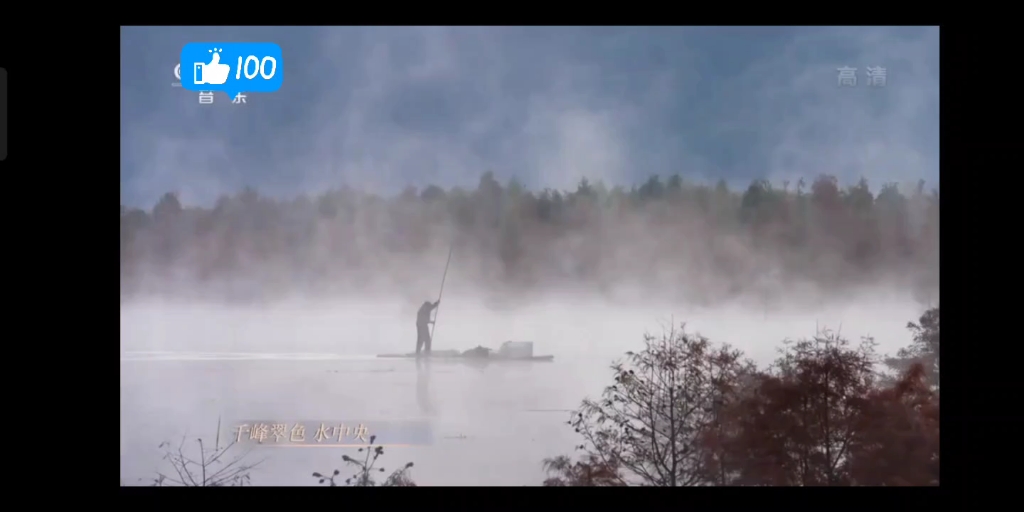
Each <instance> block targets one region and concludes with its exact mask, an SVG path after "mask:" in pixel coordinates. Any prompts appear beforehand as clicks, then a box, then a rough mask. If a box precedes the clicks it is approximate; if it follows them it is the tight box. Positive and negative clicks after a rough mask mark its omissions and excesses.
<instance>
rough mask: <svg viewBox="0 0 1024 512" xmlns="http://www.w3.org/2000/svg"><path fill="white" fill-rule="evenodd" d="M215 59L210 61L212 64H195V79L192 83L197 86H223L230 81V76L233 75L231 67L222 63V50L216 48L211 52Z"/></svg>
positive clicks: (193, 78)
mask: <svg viewBox="0 0 1024 512" xmlns="http://www.w3.org/2000/svg"><path fill="white" fill-rule="evenodd" d="M210 53H212V54H213V57H212V58H211V59H210V63H209V64H206V63H204V62H196V63H194V64H193V71H194V73H193V77H192V83H194V84H196V85H200V84H212V85H223V84H224V82H227V81H228V74H229V73H231V66H229V65H227V64H221V63H220V50H218V49H217V48H214V49H213V50H210Z"/></svg>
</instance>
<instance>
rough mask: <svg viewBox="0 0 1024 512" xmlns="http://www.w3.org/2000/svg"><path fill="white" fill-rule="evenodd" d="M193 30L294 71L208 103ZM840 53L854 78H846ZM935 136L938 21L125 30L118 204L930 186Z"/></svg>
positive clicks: (936, 170) (206, 38) (935, 175)
mask: <svg viewBox="0 0 1024 512" xmlns="http://www.w3.org/2000/svg"><path fill="white" fill-rule="evenodd" d="M202 41H210V42H216V41H269V42H274V43H277V44H279V45H280V46H281V48H282V50H283V53H284V65H285V66H286V74H285V76H284V85H283V86H282V87H281V89H280V90H279V91H278V92H276V93H271V94H251V95H249V97H248V99H247V103H246V104H245V105H233V104H231V103H230V101H229V98H228V97H227V95H225V94H223V93H217V98H216V102H215V104H213V105H200V104H199V103H198V97H197V93H195V92H190V91H186V90H184V89H182V88H174V87H171V83H172V82H174V81H175V78H174V73H173V70H174V66H175V64H177V60H178V54H179V52H180V51H181V48H182V46H183V45H184V44H185V43H188V42H202ZM844 66H848V67H853V68H857V75H858V84H857V86H856V87H840V86H839V83H838V72H837V68H840V67H844ZM869 66H871V67H875V66H880V67H882V68H885V70H886V75H887V77H886V84H885V85H884V86H883V87H870V86H869V85H868V84H867V81H868V79H867V76H866V74H865V71H866V68H867V67H869ZM938 143H939V29H938V28H937V27H911V28H858V27H840V28H810V27H793V28H786V27H762V28H758V27H736V28H715V27H698V28H672V27H654V28H631V27H608V28H600V27H580V28H557V27H524V28H516V27H500V28H493V27H491V28H474V27H452V28H444V27H391V28H386V27H353V28H343V27H331V28H315V27H227V28H217V27H178V28H175V27H145V28H140V27H132V28H122V29H121V200H122V202H123V203H126V204H131V205H137V206H144V207H149V206H152V204H153V203H154V202H155V200H156V199H157V198H158V197H159V196H160V195H161V194H163V193H164V192H168V191H176V192H178V193H179V194H180V196H181V197H182V199H183V200H184V201H185V202H187V203H192V204H210V203H212V202H213V201H214V200H215V199H216V197H217V196H218V195H219V194H222V193H232V192H236V191H238V190H240V189H241V188H242V187H243V186H245V185H252V186H255V187H256V188H257V189H258V190H260V191H261V192H264V193H267V194H271V195H275V196H290V195H294V194H298V193H300V192H314V193H315V192H320V191H323V190H326V189H329V188H331V187H338V186H341V185H346V184H347V185H350V186H354V187H358V188H362V189H364V190H370V191H377V192H382V193H390V192H397V191H398V190H400V189H401V188H402V187H404V186H405V185H415V186H419V187H422V186H424V185H426V184H429V183H435V184H438V185H442V186H445V187H451V186H455V185H459V186H464V187H472V186H475V184H476V182H477V181H478V179H479V176H480V174H481V173H482V172H483V171H485V170H493V171H494V172H495V174H496V175H497V176H498V177H499V178H501V179H503V180H505V179H508V178H510V177H513V176H514V177H516V178H518V179H519V180H520V181H521V182H523V183H525V184H526V185H528V186H530V187H558V188H574V187H575V184H576V183H577V182H578V180H579V178H580V177H582V176H588V177H590V178H592V179H603V180H605V181H606V182H608V183H610V184H623V185H629V184H632V183H636V182H640V181H643V180H644V179H646V178H647V177H648V176H649V175H651V174H655V173H657V174H662V175H670V174H674V173H679V174H682V175H684V176H691V177H695V178H702V179H708V180H717V179H718V178H725V179H727V180H729V181H730V182H735V183H744V184H745V183H746V182H748V181H749V180H750V179H751V178H764V179H770V180H773V181H776V182H780V181H781V180H783V179H787V178H788V179H793V180H795V177H798V176H805V177H813V176H815V175H817V174H820V173H830V174H835V175H838V176H839V177H840V178H842V179H843V180H844V181H851V180H856V179H858V178H860V177H862V176H863V177H866V178H868V179H869V180H870V182H871V183H872V185H873V186H874V187H878V186H879V185H880V184H882V183H883V182H889V181H895V182H900V183H911V182H915V181H916V180H918V179H920V178H924V179H926V180H928V181H929V182H931V183H937V181H938V175H939V164H938V156H939V149H938Z"/></svg>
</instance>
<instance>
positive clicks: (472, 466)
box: [120, 294, 920, 485]
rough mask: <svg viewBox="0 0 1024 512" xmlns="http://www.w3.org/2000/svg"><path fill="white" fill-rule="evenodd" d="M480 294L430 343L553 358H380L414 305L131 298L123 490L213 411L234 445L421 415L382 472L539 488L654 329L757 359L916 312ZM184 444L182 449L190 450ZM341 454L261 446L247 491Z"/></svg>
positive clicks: (447, 317) (406, 345)
mask: <svg viewBox="0 0 1024 512" xmlns="http://www.w3.org/2000/svg"><path fill="white" fill-rule="evenodd" d="M479 304H480V303H479V302H476V301H469V300H466V301H461V302H460V301H458V300H452V301H449V302H446V303H445V308H446V309H445V310H444V311H443V313H442V317H441V323H440V326H439V331H438V334H437V339H436V340H435V345H434V349H435V350H441V349H452V348H455V349H459V350H465V349H467V348H470V347H474V346H476V345H479V344H483V345H485V346H491V347H494V348H496V347H497V346H498V345H499V344H500V342H501V341H503V340H533V341H535V343H536V345H535V353H536V354H538V355H543V354H553V355H554V356H555V360H554V362H547V363H492V364H490V365H487V366H484V367H478V366H472V365H468V364H466V363H457V362H443V361H434V362H432V363H431V364H430V365H429V367H421V368H417V365H416V362H415V361H413V360H402V359H397V360H396V359H378V358H375V357H374V356H373V355H374V354H378V353H393V352H407V351H410V350H412V349H413V345H414V342H415V331H414V326H413V318H414V315H415V308H416V307H417V306H418V304H417V303H415V302H410V303H409V304H405V302H399V301H389V302H379V303H369V302H366V301H363V302H361V303H357V302H349V303H336V304H312V305H292V306H274V307H264V308H252V307H238V308H231V307H224V306H211V305H206V306H200V305H187V304H186V305H171V304H124V305H122V308H121V343H120V345H121V351H120V353H121V356H120V462H121V466H120V468H121V469H120V477H121V482H122V484H123V485H140V484H146V483H148V482H150V481H151V479H152V478H153V477H154V476H155V474H156V472H157V471H164V472H167V471H170V470H171V468H170V467H169V465H167V463H166V462H163V461H162V460H161V458H162V457H163V455H164V453H165V451H164V450H163V449H160V448H158V446H159V445H160V443H161V442H163V441H168V442H172V443H174V444H175V446H176V445H177V443H178V442H180V440H181V439H182V436H188V438H189V439H194V438H195V437H202V438H203V439H204V441H206V442H211V443H212V441H213V439H214V438H215V437H216V434H217V432H216V431H217V421H218V418H219V419H220V420H221V422H222V426H221V439H222V440H227V439H233V437H234V434H233V433H232V430H233V429H234V427H236V426H237V424H238V422H239V421H242V420H267V421H271V420H274V421H280V422H294V421H321V420H323V421H346V420H357V419H367V420H371V421H381V422H405V421H424V422H428V423H429V424H430V426H431V431H432V435H433V443H432V444H431V445H429V446H411V447H394V448H389V449H386V450H385V455H384V456H383V457H382V459H381V462H382V463H383V466H384V467H385V468H386V469H387V473H388V474H389V473H390V472H391V470H392V469H394V468H397V467H399V466H401V465H404V464H405V463H406V462H413V463H414V464H415V466H414V468H413V469H412V473H411V476H412V478H413V480H414V481H415V482H416V483H417V484H419V485H539V484H540V483H541V482H542V481H543V479H544V472H543V468H542V465H541V463H542V461H543V459H544V458H546V457H553V456H556V455H560V454H571V453H572V449H573V446H574V445H576V444H578V443H579V441H580V439H579V437H578V436H577V435H576V434H575V432H573V430H572V428H570V427H569V426H568V425H566V424H565V422H566V420H567V419H568V418H569V412H568V410H570V409H573V408H575V407H577V406H578V405H579V403H580V401H581V400H582V399H583V398H585V397H588V396H589V397H597V396H598V395H599V394H600V393H601V390H602V389H603V388H604V386H606V385H608V384H609V383H610V382H611V371H610V370H609V369H608V366H609V364H610V363H611V362H612V361H613V360H614V359H616V358H617V357H619V356H621V355H622V354H623V353H624V352H625V351H627V350H634V349H639V348H641V347H642V346H643V345H642V339H643V333H644V332H645V331H649V332H652V333H655V334H657V333H659V332H660V331H661V329H662V328H663V327H665V326H667V325H671V324H672V323H679V322H680V321H681V319H685V320H686V321H687V328H688V330H691V329H692V330H696V331H698V332H700V333H702V334H704V335H707V336H708V337H709V338H711V340H712V341H714V342H719V343H721V342H727V343H730V344H732V345H734V346H736V347H738V348H740V349H743V350H744V351H745V352H746V353H747V355H748V356H749V357H751V358H752V359H754V360H755V361H757V362H759V363H762V364H763V363H765V362H768V361H769V360H771V359H773V357H774V354H775V351H776V349H777V348H778V347H779V346H780V341H781V340H783V339H785V338H794V337H806V336H811V335H813V334H814V332H815V329H816V328H818V327H820V326H828V327H833V328H835V327H841V329H842V334H843V335H844V336H845V337H847V338H849V339H851V340H856V339H858V338H859V337H860V336H865V335H870V336H874V337H876V339H877V340H878V341H879V343H880V346H879V351H880V352H883V353H893V352H894V351H895V350H896V349H898V348H899V347H901V346H903V345H905V344H906V343H908V342H909V341H910V336H909V334H908V333H907V331H906V323H907V321H909V320H916V318H917V316H918V315H919V314H920V307H919V305H917V304H914V303H913V302H911V301H908V300H903V299H901V298H899V297H892V296H883V295H879V294H875V295H873V296H872V297H870V298H867V299H861V300H856V301H848V302H846V303H843V304H836V305H822V307H820V308H817V309H815V310H808V309H805V308H800V309H794V310H791V311H783V310H778V311H773V312H772V313H771V314H766V313H765V312H764V311H750V310H744V309H742V308H732V309H729V308H717V309H714V310H697V309H693V308H683V307H679V306H678V305H674V306H673V305H664V304H646V305H635V306H633V307H629V308H625V307H622V306H614V307H612V306H608V305H602V304H599V303H592V304H588V303H583V302H580V301H576V302H550V303H544V304H534V305H531V306H530V307H528V308H520V309H518V310H515V311H509V312H495V311H493V310H490V309H488V308H486V307H483V306H480V305H479ZM682 315H685V316H682ZM673 320H674V321H673ZM445 322H447V323H445ZM339 352H340V353H341V354H340V355H339V354H338V353H339ZM190 442H191V443H193V444H192V446H191V447H189V446H188V445H186V448H189V449H191V450H192V451H191V452H187V453H191V454H193V455H196V454H197V452H196V447H195V445H194V442H192V441H190ZM249 446H251V445H246V446H245V447H244V448H247V447H249ZM236 448H237V447H236ZM239 453H240V452H239ZM343 454H347V455H355V449H348V448H316V449H309V450H305V449H302V450H297V449H286V448H274V447H257V448H254V449H253V451H252V452H251V453H250V455H249V459H247V460H259V459H266V460H265V461H264V462H263V463H262V464H261V465H260V467H259V468H258V469H257V470H256V471H254V472H253V473H252V483H253V484H254V485H316V484H317V482H316V480H315V479H314V478H313V477H312V476H311V475H312V473H313V472H314V471H317V472H321V473H326V472H330V471H333V470H334V469H336V468H337V469H344V468H343V466H342V464H343V463H342V461H341V456H342V455H343ZM381 475H382V476H384V475H385V474H383V473H382V474H381ZM140 479H142V480H141V481H140Z"/></svg>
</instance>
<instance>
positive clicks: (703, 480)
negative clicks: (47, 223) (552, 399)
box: [545, 308, 939, 486]
mask: <svg viewBox="0 0 1024 512" xmlns="http://www.w3.org/2000/svg"><path fill="white" fill-rule="evenodd" d="M938 318H939V313H938V308H935V309H933V310H930V311H929V312H927V313H925V315H924V316H923V317H922V321H921V323H920V324H910V326H909V327H910V329H911V331H912V332H913V333H914V338H915V340H914V349H913V352H914V357H915V358H916V359H918V361H917V362H914V363H911V364H910V366H909V368H908V369H907V370H906V371H905V372H903V373H902V374H901V375H900V376H899V377H898V378H896V379H885V378H881V377H884V375H882V374H879V373H878V371H879V370H880V368H879V366H878V365H877V364H876V363H877V362H878V361H879V360H880V359H881V358H880V357H878V356H877V355H876V354H875V352H874V342H873V340H870V339H866V340H863V341H862V342H861V343H859V344H856V345H855V344H851V343H850V342H849V341H848V340H846V339H844V338H842V337H840V336H838V335H836V334H832V333H822V334H819V335H818V336H816V337H815V338H813V339H810V340H803V341H798V342H789V343H787V344H786V346H785V348H784V349H783V350H782V353H781V355H780V357H779V358H778V359H777V360H776V361H775V363H774V364H772V365H771V366H770V367H768V368H767V369H764V370H761V371H757V370H755V369H752V368H750V367H749V366H746V365H744V364H742V363H741V361H742V359H741V354H740V353H738V352H736V351H733V350H731V349H728V348H727V347H722V348H717V347H715V346H714V345H713V344H711V343H710V342H709V341H708V340H707V339H706V338H703V337H700V336H689V335H686V334H682V335H677V334H676V333H673V334H671V335H670V336H669V337H666V338H664V339H662V340H660V341H659V342H653V341H652V340H651V339H648V340H647V347H646V350H645V351H643V352H641V353H639V354H630V359H629V360H628V364H619V365H616V366H615V370H616V384H615V385H613V386H610V387H609V388H607V389H606V390H605V395H604V397H603V399H602V400H599V401H589V400H588V401H585V402H584V403H583V406H582V407H581V410H580V412H579V413H577V415H576V416H575V417H574V420H573V421H571V422H570V423H572V425H573V426H574V427H575V428H576V430H577V431H578V432H580V433H581V434H582V435H583V437H584V439H585V441H586V442H585V443H584V444H583V445H581V446H580V449H582V450H583V451H584V452H585V457H584V458H583V460H581V461H578V462H576V463H575V464H573V463H571V462H570V461H569V459H568V458H564V457H563V458H560V459H558V461H559V462H560V465H559V466H558V467H559V468H561V469H562V473H561V474H562V475H563V477H562V478H556V479H553V480H552V479H549V481H547V482H545V485H610V484H609V483H608V482H609V480H608V479H605V480H601V479H598V478H584V477H582V476H581V475H591V474H593V473H594V472H595V471H602V470H613V472H612V473H608V474H614V475H615V477H616V479H615V481H616V482H621V483H617V485H621V484H623V483H624V484H630V485H632V484H638V485H655V486H679V485H761V486H763V485H786V486H845V485H886V486H893V485H915V486H920V485H938V484H939V395H938V392H937V389H936V388H937V386H936V384H937V382H936V380H937V379H935V377H936V376H937V375H938V350H939V349H938V340H939V332H938ZM906 352H907V351H901V354H904V353H906ZM890 361H891V359H890ZM921 361H924V362H921ZM926 364H927V366H926Z"/></svg>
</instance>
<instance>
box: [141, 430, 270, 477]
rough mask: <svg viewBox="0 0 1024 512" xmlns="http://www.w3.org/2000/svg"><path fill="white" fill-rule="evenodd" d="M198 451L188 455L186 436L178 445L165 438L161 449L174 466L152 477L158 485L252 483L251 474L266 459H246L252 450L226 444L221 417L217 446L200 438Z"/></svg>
mask: <svg viewBox="0 0 1024 512" xmlns="http://www.w3.org/2000/svg"><path fill="white" fill-rule="evenodd" d="M194 441H195V445H196V446H198V450H197V451H196V452H195V454H194V455H188V454H187V453H186V452H188V450H187V449H186V447H185V445H186V444H187V439H186V438H185V437H182V439H181V442H180V443H179V444H178V446H177V448H171V446H172V445H171V443H170V442H167V441H164V442H162V443H160V448H161V449H164V450H165V452H164V457H163V460H164V461H165V462H166V463H167V464H168V465H170V467H171V471H158V472H157V475H156V477H155V478H153V480H152V484H151V485H153V486H154V487H172V486H182V487H243V486H246V485H251V484H252V481H251V479H250V473H251V471H252V470H253V469H255V468H256V467H257V466H258V465H260V464H261V463H262V462H263V461H262V460H259V461H256V462H252V461H246V459H247V458H248V452H238V451H237V449H236V445H237V443H235V442H231V443H228V444H226V445H222V444H221V441H220V420H218V421H217V436H216V439H215V440H214V444H213V447H210V446H209V445H208V444H206V443H204V442H203V439H202V438H196V439H195V440H194Z"/></svg>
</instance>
